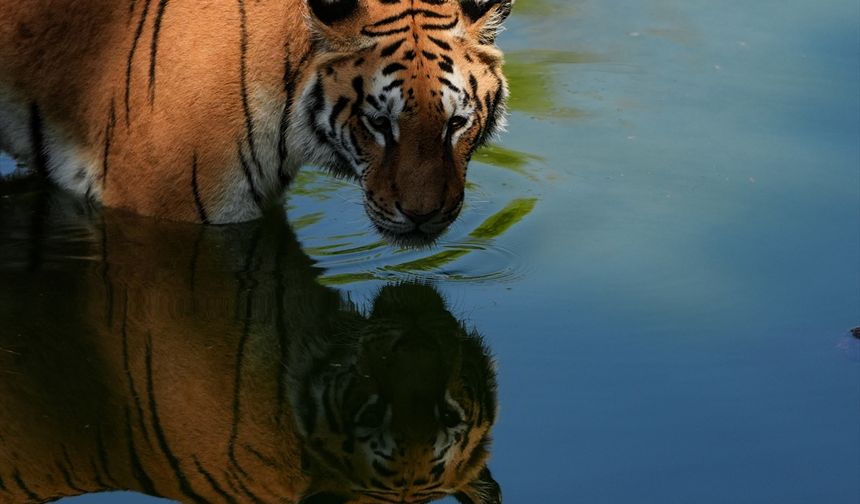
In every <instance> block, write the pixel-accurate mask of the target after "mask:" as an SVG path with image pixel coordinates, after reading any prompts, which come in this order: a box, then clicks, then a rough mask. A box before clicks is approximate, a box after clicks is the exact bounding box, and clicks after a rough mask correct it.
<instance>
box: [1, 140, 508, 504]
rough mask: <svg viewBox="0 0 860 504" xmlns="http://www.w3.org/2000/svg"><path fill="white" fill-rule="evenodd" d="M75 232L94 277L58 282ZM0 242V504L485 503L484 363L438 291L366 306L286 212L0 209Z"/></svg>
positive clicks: (17, 201)
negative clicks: (195, 217)
mask: <svg viewBox="0 0 860 504" xmlns="http://www.w3.org/2000/svg"><path fill="white" fill-rule="evenodd" d="M117 127H119V126H117ZM6 219H9V220H8V221H7V220H6ZM27 219H30V220H29V221H28V220H27ZM22 221H23V222H30V223H31V224H30V225H29V227H26V226H21V225H20V222H22ZM70 232H72V234H73V235H74V236H75V237H76V240H75V250H74V251H69V250H68V249H66V250H65V253H64V256H66V257H68V255H69V254H73V255H74V256H75V257H81V258H84V257H97V258H100V259H101V261H100V263H99V267H98V268H93V267H92V264H93V263H92V262H91V261H83V260H71V259H65V260H64V261H63V268H62V269H60V270H58V268H57V263H56V262H55V261H56V258H55V257H51V255H50V254H49V252H51V251H54V250H57V249H58V247H57V242H56V240H57V239H58V237H60V238H59V240H60V242H59V243H63V244H66V245H67V244H68V243H69V241H68V238H67V237H68V236H69V234H70ZM0 243H3V244H4V247H2V248H0V257H2V259H3V260H2V261H0V263H2V264H3V265H5V266H4V267H3V268H0V285H3V286H8V288H7V287H4V288H3V289H0V327H2V329H3V330H2V331H0V502H3V503H9V504H23V503H36V502H47V501H50V500H53V499H56V498H58V497H61V496H69V495H79V494H82V493H86V492H95V491H103V490H118V489H130V490H136V491H140V492H144V493H147V494H150V495H155V496H162V497H167V498H170V499H174V500H178V501H180V502H183V503H228V504H229V503H242V504H244V503H252V504H255V503H284V502H292V503H300V504H312V503H318V504H319V503H321V502H343V503H347V502H348V503H354V504H369V503H376V504H379V503H383V502H427V501H429V500H431V499H435V498H436V497H441V496H442V495H445V494H453V495H455V496H457V498H458V499H460V501H461V502H464V503H471V504H494V503H498V502H500V493H499V489H498V485H496V484H495V482H494V481H493V480H492V478H491V476H490V475H489V472H488V471H487V470H486V460H487V457H488V452H487V445H488V442H489V431H490V428H491V426H492V424H493V423H494V421H495V412H496V404H495V403H496V398H495V376H494V372H493V370H492V367H491V363H490V360H489V357H488V352H487V349H486V348H485V347H484V346H483V344H482V343H481V340H480V337H479V336H478V335H477V334H475V333H474V332H471V331H467V330H466V329H464V327H463V326H462V324H461V323H460V322H459V321H457V320H456V319H455V318H454V317H453V316H452V315H451V314H450V313H449V311H448V309H447V308H446V306H445V303H444V302H443V300H442V299H441V298H440V296H439V294H437V293H436V292H435V290H434V289H432V288H431V287H428V286H422V285H408V284H405V285H395V286H389V287H386V288H384V289H383V290H381V291H380V292H379V293H378V294H377V296H376V299H375V301H374V304H373V309H372V310H370V311H369V312H367V313H364V312H359V311H358V310H356V309H355V307H354V306H353V305H352V304H351V303H349V302H347V301H345V300H344V299H343V298H342V297H341V296H340V294H339V293H338V292H336V291H335V290H333V289H329V288H326V287H322V286H320V285H319V283H318V282H317V275H318V274H319V270H318V269H316V268H314V267H313V264H312V262H311V260H310V259H309V258H308V257H307V256H305V255H304V253H303V252H302V251H301V248H300V246H299V244H298V243H297V241H296V239H295V237H294V236H293V234H292V232H291V231H290V229H289V227H288V226H287V225H286V223H285V222H284V220H283V218H267V219H262V220H259V221H257V222H254V223H250V224H246V225H242V226H219V227H203V226H189V225H187V224H182V223H169V222H161V223H159V222H155V221H152V220H151V219H141V218H139V217H135V216H133V215H130V214H127V213H124V212H113V211H110V210H105V211H104V212H103V213H101V212H92V210H91V209H90V208H88V207H87V206H86V205H80V204H79V202H78V201H76V200H75V199H73V198H71V197H70V196H68V195H67V194H59V193H52V194H47V195H41V196H36V195H35V194H32V193H31V194H28V195H25V196H21V197H14V196H13V197H12V198H0ZM43 252H44V254H43ZM58 271H59V272H58ZM70 300H75V301H70ZM22 313H27V314H30V315H31V316H30V317H22V316H21V314H22Z"/></svg>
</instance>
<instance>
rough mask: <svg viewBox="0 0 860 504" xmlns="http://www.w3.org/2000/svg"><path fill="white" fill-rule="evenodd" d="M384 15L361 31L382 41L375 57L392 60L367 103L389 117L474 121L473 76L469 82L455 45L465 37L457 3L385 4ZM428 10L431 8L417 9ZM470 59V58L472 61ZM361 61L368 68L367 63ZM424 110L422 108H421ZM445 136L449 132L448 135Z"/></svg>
mask: <svg viewBox="0 0 860 504" xmlns="http://www.w3.org/2000/svg"><path fill="white" fill-rule="evenodd" d="M380 2H381V5H382V6H383V14H382V15H380V16H379V19H378V20H376V21H373V22H371V23H369V24H367V25H366V26H364V27H363V28H362V34H363V35H365V36H368V37H373V38H379V39H384V40H380V41H379V42H378V43H377V44H376V45H375V46H374V47H373V49H371V51H372V52H373V53H375V54H374V55H375V56H378V57H379V58H382V59H386V58H391V57H392V56H393V57H394V58H393V61H394V62H392V63H388V64H386V65H382V66H381V70H378V71H377V72H376V74H375V75H374V77H373V78H372V79H371V82H372V83H373V85H372V86H371V87H372V91H371V93H370V94H368V96H367V98H366V100H367V103H368V105H369V106H370V107H372V108H373V109H375V110H376V111H377V112H381V113H386V114H388V115H390V116H395V117H396V116H399V114H400V113H407V114H408V113H412V112H415V109H416V108H419V107H420V108H423V109H425V113H430V114H434V115H439V116H442V117H445V118H448V117H452V116H454V115H456V114H458V113H462V114H464V115H470V114H471V113H472V112H473V111H474V108H475V107H473V106H472V105H471V102H472V101H473V100H476V99H477V94H476V93H473V95H472V96H470V94H469V90H470V89H471V90H472V91H476V87H477V86H476V85H472V86H471V88H470V87H468V86H467V81H468V82H471V83H476V80H475V78H474V76H473V75H471V74H469V77H468V78H466V77H465V76H464V75H462V74H461V73H460V72H459V71H458V70H459V69H458V68H456V67H457V65H456V63H455V60H454V58H453V57H452V56H453V55H454V48H453V44H454V40H455V39H458V38H463V37H464V35H465V29H464V22H465V21H464V19H463V16H462V11H461V9H460V8H459V4H458V3H457V2H447V1H444V0H409V3H410V5H411V6H410V8H406V9H403V5H402V3H403V2H400V1H392V0H380ZM421 4H424V5H426V6H429V7H432V10H431V9H428V8H424V7H415V6H416V5H421ZM469 59H471V58H468V59H467V61H468V60H469ZM360 61H361V62H362V63H364V58H361V59H360ZM422 105H423V106H422ZM443 135H444V132H443Z"/></svg>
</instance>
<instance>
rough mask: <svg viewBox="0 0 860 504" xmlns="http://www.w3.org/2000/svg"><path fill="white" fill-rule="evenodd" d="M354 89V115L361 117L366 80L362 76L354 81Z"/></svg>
mask: <svg viewBox="0 0 860 504" xmlns="http://www.w3.org/2000/svg"><path fill="white" fill-rule="evenodd" d="M352 89H354V90H355V102H353V104H352V115H360V114H361V106H362V105H364V79H363V78H362V77H361V76H360V75H358V76H356V77H355V78H354V79H352Z"/></svg>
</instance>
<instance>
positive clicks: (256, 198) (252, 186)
mask: <svg viewBox="0 0 860 504" xmlns="http://www.w3.org/2000/svg"><path fill="white" fill-rule="evenodd" d="M236 149H237V152H236V154H237V155H238V156H239V165H240V166H241V167H242V173H244V174H245V180H246V181H247V182H248V191H250V193H251V197H252V198H254V203H256V205H257V207H258V208H259V207H260V206H261V205H262V202H263V197H262V196H261V195H260V193H259V192H257V185H256V184H255V183H254V176H253V175H252V174H251V167H250V166H248V162H247V161H246V160H245V155H244V154H242V142H241V141H240V140H237V141H236Z"/></svg>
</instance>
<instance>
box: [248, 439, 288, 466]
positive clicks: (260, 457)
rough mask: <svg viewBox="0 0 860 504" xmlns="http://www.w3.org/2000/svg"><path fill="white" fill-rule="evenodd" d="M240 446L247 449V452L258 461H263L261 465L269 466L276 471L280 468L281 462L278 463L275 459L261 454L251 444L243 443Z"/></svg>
mask: <svg viewBox="0 0 860 504" xmlns="http://www.w3.org/2000/svg"><path fill="white" fill-rule="evenodd" d="M242 448H244V449H245V450H247V451H248V453H250V454H251V455H253V456H254V457H255V458H256V459H257V460H259V461H260V462H262V463H263V465H265V466H267V467H271V468H272V469H277V470H278V471H280V470H281V469H282V466H281V464H278V463H277V462H276V461H275V460H272V459H271V458H269V457H267V456H265V455H263V454H262V453H260V452H259V451H258V450H257V449H256V448H254V447H253V446H251V445H249V444H248V443H245V444H243V445H242Z"/></svg>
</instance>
